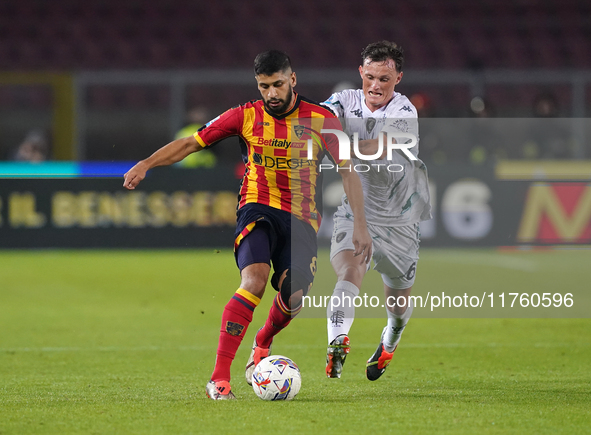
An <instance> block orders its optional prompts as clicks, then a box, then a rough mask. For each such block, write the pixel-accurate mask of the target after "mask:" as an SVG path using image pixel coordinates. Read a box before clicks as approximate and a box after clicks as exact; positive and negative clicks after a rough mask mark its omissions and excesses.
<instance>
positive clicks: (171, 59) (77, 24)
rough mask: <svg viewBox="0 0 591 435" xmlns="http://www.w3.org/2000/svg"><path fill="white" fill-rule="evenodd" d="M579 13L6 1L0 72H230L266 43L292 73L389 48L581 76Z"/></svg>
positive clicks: (583, 40) (457, 3)
mask: <svg viewBox="0 0 591 435" xmlns="http://www.w3.org/2000/svg"><path fill="white" fill-rule="evenodd" d="M590 15H591V3H589V2H588V1H584V0H563V1H560V2H555V1H534V0H516V1H515V0H500V1H494V0H483V1H478V2H474V1H465V0H451V1H446V2H431V1H427V0H419V1H412V2H410V1H400V2H379V1H377V0H372V1H366V2H357V1H351V0H346V1H342V2H338V3H335V2H317V1H312V0H302V1H300V2H298V3H297V5H287V4H285V5H284V4H278V3H273V4H272V6H271V5H270V4H269V3H268V2H266V1H263V0H255V1H251V2H235V1H232V0H218V1H216V2H207V3H205V2H200V1H188V0H177V1H175V2H171V3H169V2H147V1H133V0H131V1H130V0H123V1H121V0H99V1H92V2H79V1H76V0H56V1H52V2H47V1H43V0H36V1H35V0H21V1H14V0H5V1H3V2H0V29H1V30H0V32H1V33H0V36H1V38H2V41H3V44H2V55H1V56H0V67H2V68H6V69H28V68H43V69H46V68H51V69H56V68H57V69H66V70H72V69H113V68H114V67H115V68H166V69H177V68H203V67H211V66H212V65H215V66H216V67H221V68H234V67H242V66H243V65H245V64H249V63H250V62H251V61H252V57H253V55H255V54H256V53H257V52H258V51H260V50H261V47H265V46H267V45H269V43H270V41H272V45H274V46H277V47H282V48H284V49H285V50H286V51H288V52H289V53H291V55H292V56H293V57H294V59H295V60H296V61H297V64H298V65H299V66H301V67H332V68H334V67H350V65H351V64H352V63H355V62H357V60H358V59H357V58H358V54H359V52H360V51H361V48H362V47H363V46H364V45H365V43H366V41H372V40H377V39H392V40H398V41H403V42H404V46H405V47H406V49H407V51H408V53H409V59H408V61H409V63H410V64H411V65H412V67H413V68H415V69H423V68H442V69H450V68H451V69H464V68H550V69H553V68H564V67H567V68H589V67H591V57H590V56H589V55H588V53H589V52H590V51H591V33H590V32H591V26H590V25H589V18H588V17H589V16H590ZM226 41H232V43H231V44H227V43H225V44H223V45H222V44H221V42H226Z"/></svg>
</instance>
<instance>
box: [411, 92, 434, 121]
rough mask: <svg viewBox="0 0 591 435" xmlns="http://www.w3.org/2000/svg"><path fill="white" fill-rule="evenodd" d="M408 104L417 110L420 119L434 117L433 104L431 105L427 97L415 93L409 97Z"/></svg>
mask: <svg viewBox="0 0 591 435" xmlns="http://www.w3.org/2000/svg"><path fill="white" fill-rule="evenodd" d="M410 102H411V103H412V105H413V106H415V109H417V114H418V115H419V119H420V118H432V117H434V116H435V111H434V110H433V104H432V103H431V98H429V96H428V95H426V94H422V93H416V94H413V95H411V96H410Z"/></svg>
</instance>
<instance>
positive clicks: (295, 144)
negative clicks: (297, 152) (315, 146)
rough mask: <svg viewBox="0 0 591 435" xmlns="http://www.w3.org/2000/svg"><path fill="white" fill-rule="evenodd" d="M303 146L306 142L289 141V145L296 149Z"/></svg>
mask: <svg viewBox="0 0 591 435" xmlns="http://www.w3.org/2000/svg"><path fill="white" fill-rule="evenodd" d="M305 146H306V142H292V143H291V147H292V148H296V149H299V148H304V147H305Z"/></svg>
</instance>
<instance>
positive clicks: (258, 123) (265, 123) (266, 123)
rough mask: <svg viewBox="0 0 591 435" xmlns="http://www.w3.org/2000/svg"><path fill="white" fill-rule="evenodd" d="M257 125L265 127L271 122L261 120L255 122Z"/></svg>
mask: <svg viewBox="0 0 591 435" xmlns="http://www.w3.org/2000/svg"><path fill="white" fill-rule="evenodd" d="M257 125H264V126H265V127H268V126H270V125H271V124H270V123H268V122H267V121H261V122H257Z"/></svg>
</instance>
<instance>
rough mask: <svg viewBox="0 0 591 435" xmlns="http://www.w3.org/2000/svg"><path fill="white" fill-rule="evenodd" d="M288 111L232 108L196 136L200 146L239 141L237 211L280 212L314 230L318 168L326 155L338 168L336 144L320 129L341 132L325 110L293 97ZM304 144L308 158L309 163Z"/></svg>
mask: <svg viewBox="0 0 591 435" xmlns="http://www.w3.org/2000/svg"><path fill="white" fill-rule="evenodd" d="M294 94H295V95H294V98H296V102H295V104H294V107H293V109H291V110H290V111H289V112H287V113H284V114H282V115H272V114H270V113H268V112H267V111H266V110H265V106H264V104H263V101H262V100H256V101H251V102H249V103H246V104H244V105H241V106H237V107H234V108H232V109H230V110H228V111H226V112H224V113H223V114H222V115H220V116H218V117H217V118H215V119H213V120H212V121H210V122H208V123H207V124H206V125H205V126H203V127H202V128H201V129H200V130H199V131H197V132H196V133H195V135H194V136H195V139H197V142H199V144H200V145H201V146H203V147H207V146H210V145H212V144H214V143H215V142H217V141H219V140H222V139H224V138H227V137H229V136H239V137H240V140H241V146H242V158H243V161H244V163H245V165H246V170H245V172H244V177H243V178H242V183H241V187H240V193H239V196H238V208H240V207H243V206H244V205H245V204H248V203H258V204H264V205H268V206H270V207H274V208H277V209H280V210H285V211H287V212H289V213H291V214H293V215H295V216H296V217H298V218H299V219H301V220H303V221H304V222H307V223H309V224H310V225H312V227H313V228H314V230H316V231H318V227H319V226H320V221H321V216H320V213H319V211H318V202H319V200H320V198H321V195H320V194H321V189H322V186H321V173H320V171H319V165H320V162H321V161H322V159H323V158H324V156H325V155H328V156H329V158H331V159H332V160H333V161H334V162H335V163H336V164H337V165H339V166H342V165H343V164H345V163H346V162H344V161H341V160H340V159H339V152H338V140H337V138H336V136H335V135H333V134H329V135H325V137H322V136H321V135H320V131H321V130H322V129H339V130H340V129H341V125H340V122H339V121H338V119H337V118H336V117H335V116H334V115H333V114H332V113H331V112H330V111H329V110H328V109H326V108H324V107H323V106H320V105H319V104H317V103H315V102H313V101H310V100H308V99H306V98H303V97H301V96H299V95H298V94H297V93H294ZM308 139H312V155H311V157H312V158H311V159H309V158H308Z"/></svg>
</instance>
